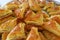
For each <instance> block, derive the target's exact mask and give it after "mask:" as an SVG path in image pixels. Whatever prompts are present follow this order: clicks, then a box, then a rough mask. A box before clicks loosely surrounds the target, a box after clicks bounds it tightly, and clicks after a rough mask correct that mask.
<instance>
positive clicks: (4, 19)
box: [0, 16, 14, 24]
mask: <svg viewBox="0 0 60 40" xmlns="http://www.w3.org/2000/svg"><path fill="white" fill-rule="evenodd" d="M13 18H14V17H12V16H7V17H4V18H2V19H0V24H2V23H4V22H6V21H8V20H11V19H13Z"/></svg>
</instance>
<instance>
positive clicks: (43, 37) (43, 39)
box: [39, 32, 48, 40]
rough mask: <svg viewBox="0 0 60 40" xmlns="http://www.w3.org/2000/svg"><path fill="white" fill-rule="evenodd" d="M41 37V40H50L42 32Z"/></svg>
mask: <svg viewBox="0 0 60 40" xmlns="http://www.w3.org/2000/svg"><path fill="white" fill-rule="evenodd" d="M39 35H40V37H41V40H48V39H47V38H46V37H45V36H44V35H43V34H42V33H41V32H39Z"/></svg>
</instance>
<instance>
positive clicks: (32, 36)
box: [26, 27, 41, 40]
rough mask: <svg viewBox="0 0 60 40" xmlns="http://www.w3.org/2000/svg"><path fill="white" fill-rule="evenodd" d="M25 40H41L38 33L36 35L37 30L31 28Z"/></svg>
mask: <svg viewBox="0 0 60 40" xmlns="http://www.w3.org/2000/svg"><path fill="white" fill-rule="evenodd" d="M26 40H41V38H40V36H39V33H38V29H37V28H35V27H32V29H31V31H30V33H29V35H28V37H27V39H26Z"/></svg>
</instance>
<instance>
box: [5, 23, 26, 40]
mask: <svg viewBox="0 0 60 40" xmlns="http://www.w3.org/2000/svg"><path fill="white" fill-rule="evenodd" d="M24 26H25V24H24V23H19V24H18V25H17V26H16V27H15V28H14V29H13V30H12V31H11V32H10V33H9V34H8V36H7V39H6V40H17V39H23V38H26V36H25V32H24Z"/></svg>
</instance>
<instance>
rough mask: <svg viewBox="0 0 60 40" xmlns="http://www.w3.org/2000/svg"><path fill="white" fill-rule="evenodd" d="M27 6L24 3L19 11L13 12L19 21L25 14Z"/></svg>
mask: <svg viewBox="0 0 60 40" xmlns="http://www.w3.org/2000/svg"><path fill="white" fill-rule="evenodd" d="M28 7H29V5H28V3H27V2H24V3H22V4H21V5H20V7H19V9H16V10H15V11H14V12H15V14H16V16H17V17H18V18H20V19H22V18H24V15H25V12H26V10H27V9H28Z"/></svg>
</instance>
